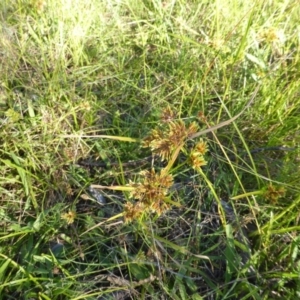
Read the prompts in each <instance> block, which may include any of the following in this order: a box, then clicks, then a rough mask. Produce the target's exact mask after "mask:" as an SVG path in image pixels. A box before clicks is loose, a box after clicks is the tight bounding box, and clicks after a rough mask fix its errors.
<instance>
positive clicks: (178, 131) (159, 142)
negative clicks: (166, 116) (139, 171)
mask: <svg viewBox="0 0 300 300" xmlns="http://www.w3.org/2000/svg"><path fill="white" fill-rule="evenodd" d="M197 130H198V125H197V124H196V123H195V122H193V123H191V124H190V125H189V126H188V127H187V126H186V125H185V123H184V122H183V121H182V120H178V121H176V122H173V121H170V122H168V123H167V128H166V129H164V130H161V129H159V128H156V129H153V130H152V132H151V134H150V135H149V136H148V137H147V138H146V139H145V140H144V141H143V146H144V147H149V148H150V149H151V150H152V152H153V153H156V154H158V155H159V156H160V157H161V158H162V160H168V159H169V158H170V156H171V155H172V153H173V152H174V150H175V149H177V148H179V147H180V148H181V147H182V146H183V144H184V142H185V140H186V139H187V138H189V137H190V136H192V135H193V134H194V133H196V132H197Z"/></svg>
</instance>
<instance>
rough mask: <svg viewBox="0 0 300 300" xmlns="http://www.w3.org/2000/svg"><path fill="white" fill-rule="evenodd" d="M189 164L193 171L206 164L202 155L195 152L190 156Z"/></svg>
mask: <svg viewBox="0 0 300 300" xmlns="http://www.w3.org/2000/svg"><path fill="white" fill-rule="evenodd" d="M190 164H191V165H192V168H193V169H199V168H201V167H203V166H205V165H206V164H207V162H206V160H205V159H204V157H203V155H202V154H201V153H199V152H197V151H193V152H192V153H191V154H190Z"/></svg>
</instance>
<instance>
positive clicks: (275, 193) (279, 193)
mask: <svg viewBox="0 0 300 300" xmlns="http://www.w3.org/2000/svg"><path fill="white" fill-rule="evenodd" d="M284 195H285V188H284V187H275V186H273V185H272V184H270V185H269V186H268V187H267V189H266V191H265V193H264V196H265V198H266V199H267V200H269V201H270V202H271V203H277V201H278V199H279V198H281V197H284Z"/></svg>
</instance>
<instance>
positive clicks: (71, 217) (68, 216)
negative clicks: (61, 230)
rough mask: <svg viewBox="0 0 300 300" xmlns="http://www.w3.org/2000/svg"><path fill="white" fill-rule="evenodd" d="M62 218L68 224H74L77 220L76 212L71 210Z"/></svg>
mask: <svg viewBox="0 0 300 300" xmlns="http://www.w3.org/2000/svg"><path fill="white" fill-rule="evenodd" d="M61 218H62V219H63V220H66V221H67V224H72V223H74V220H75V218H76V212H75V211H71V210H70V211H69V212H67V213H64V214H62V215H61Z"/></svg>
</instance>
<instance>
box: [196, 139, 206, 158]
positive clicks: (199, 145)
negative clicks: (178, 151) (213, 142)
mask: <svg viewBox="0 0 300 300" xmlns="http://www.w3.org/2000/svg"><path fill="white" fill-rule="evenodd" d="M194 150H195V151H196V152H198V153H199V154H201V155H204V154H205V153H206V152H207V143H206V142H205V141H203V139H201V140H200V141H199V142H198V143H197V144H196V146H195V149H194Z"/></svg>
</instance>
